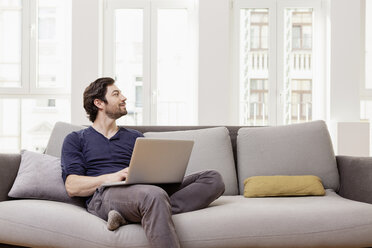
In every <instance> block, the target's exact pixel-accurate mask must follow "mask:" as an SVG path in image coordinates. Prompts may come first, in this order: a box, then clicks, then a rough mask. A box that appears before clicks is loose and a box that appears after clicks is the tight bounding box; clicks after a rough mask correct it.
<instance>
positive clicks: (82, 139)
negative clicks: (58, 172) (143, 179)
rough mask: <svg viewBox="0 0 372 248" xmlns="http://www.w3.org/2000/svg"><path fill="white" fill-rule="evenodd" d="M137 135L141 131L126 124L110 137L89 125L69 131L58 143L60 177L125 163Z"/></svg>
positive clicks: (101, 172) (113, 169)
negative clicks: (60, 148) (126, 126)
mask: <svg viewBox="0 0 372 248" xmlns="http://www.w3.org/2000/svg"><path fill="white" fill-rule="evenodd" d="M138 137H143V134H142V133H140V132H138V131H136V130H133V129H127V128H119V130H118V132H117V133H116V134H115V135H114V136H112V137H111V138H110V139H107V138H106V137H105V136H104V135H102V134H101V133H99V132H98V131H96V130H95V129H94V128H93V127H89V128H86V129H83V130H80V131H77V132H72V133H70V134H69V135H67V136H66V138H65V140H64V142H63V146H62V155H61V166H62V177H63V180H64V181H66V178H67V176H68V175H80V176H100V175H104V174H108V173H114V172H117V171H119V170H122V169H124V168H126V167H128V166H129V162H130V159H131V157H132V152H133V148H134V143H135V141H136V139H137V138H138ZM88 202H89V201H88Z"/></svg>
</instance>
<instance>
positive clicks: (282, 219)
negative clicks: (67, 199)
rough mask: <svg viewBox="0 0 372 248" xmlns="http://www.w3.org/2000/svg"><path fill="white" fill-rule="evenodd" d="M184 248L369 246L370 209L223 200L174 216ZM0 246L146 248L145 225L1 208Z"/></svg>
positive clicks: (47, 209) (283, 200) (21, 203)
mask: <svg viewBox="0 0 372 248" xmlns="http://www.w3.org/2000/svg"><path fill="white" fill-rule="evenodd" d="M173 219H174V222H175V225H176V230H177V233H178V235H179V237H180V240H181V243H182V244H181V245H182V247H184V248H185V247H186V248H187V247H195V248H196V247H198V248H200V247H257V246H260V247H314V246H322V247H368V246H372V236H371V235H370V234H371V233H372V205H370V204H366V203H361V202H356V201H351V200H347V199H344V198H342V197H340V196H338V195H337V194H336V193H335V192H334V191H333V190H327V191H326V195H325V196H320V197H319V196H311V197H279V198H278V197H267V198H244V197H243V196H223V197H221V198H219V199H218V200H216V201H215V202H214V203H212V204H211V206H210V207H209V208H207V209H202V210H199V211H194V212H190V213H184V214H178V215H174V216H173ZM0 243H11V244H18V245H26V246H27V245H28V246H43V247H46V246H48V247H103V246H105V247H148V243H147V240H146V237H145V235H144V232H143V230H142V228H141V226H140V225H138V224H131V225H126V226H123V227H121V228H119V229H118V230H117V231H115V232H110V231H108V230H107V229H106V225H105V222H104V221H103V220H101V219H99V218H97V217H95V216H93V215H91V214H89V213H87V212H86V211H85V209H83V208H80V207H77V206H73V205H68V204H65V203H59V202H50V201H42V200H17V201H6V202H1V203H0Z"/></svg>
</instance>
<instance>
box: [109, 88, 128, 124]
mask: <svg viewBox="0 0 372 248" xmlns="http://www.w3.org/2000/svg"><path fill="white" fill-rule="evenodd" d="M106 100H107V104H105V108H104V111H105V113H106V115H107V116H108V117H109V118H111V119H114V120H116V119H119V118H120V117H122V116H123V115H126V114H127V113H128V112H127V109H126V104H125V101H126V100H127V98H126V97H125V96H123V95H122V94H121V91H120V90H119V88H118V87H116V85H115V84H112V85H109V86H107V92H106Z"/></svg>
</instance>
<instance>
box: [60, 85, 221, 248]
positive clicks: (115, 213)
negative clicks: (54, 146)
mask: <svg viewBox="0 0 372 248" xmlns="http://www.w3.org/2000/svg"><path fill="white" fill-rule="evenodd" d="M114 83H115V81H114V80H113V79H112V78H99V79H97V80H96V81H94V82H92V83H91V84H90V85H89V86H88V87H87V88H86V89H85V91H84V108H85V110H86V112H87V114H88V117H89V120H90V121H92V122H93V125H92V126H90V127H89V128H87V129H83V130H81V131H78V132H72V133H70V134H69V135H68V136H67V137H66V138H65V140H64V143H63V147H62V157H61V164H62V177H63V180H64V181H65V187H66V190H67V193H68V194H69V196H71V197H72V196H78V197H87V202H86V204H87V210H88V211H89V212H90V213H92V214H94V215H96V216H98V217H100V218H102V219H104V220H106V221H107V228H108V229H109V230H111V231H113V230H115V229H117V228H118V227H120V226H121V225H125V224H126V223H128V222H130V223H141V224H142V226H143V228H144V230H145V233H146V236H147V238H148V240H149V243H150V245H151V247H161V248H165V247H167V248H170V247H180V244H179V240H178V237H177V234H176V230H175V227H174V224H173V221H172V214H178V213H184V212H188V211H193V210H197V209H201V208H204V207H207V206H208V205H209V204H210V203H211V202H212V201H214V200H215V199H217V198H218V197H219V196H220V195H222V194H223V192H224V191H225V185H224V183H223V181H222V177H221V175H220V174H219V173H218V172H216V171H204V172H200V173H195V174H192V175H189V176H187V177H185V178H184V180H183V182H182V183H181V184H180V185H179V187H178V188H177V191H176V192H175V193H173V194H171V193H170V195H168V194H167V193H166V191H165V190H164V189H162V188H160V187H158V186H155V185H140V184H136V185H126V186H119V187H100V185H102V184H103V183H111V182H119V181H123V180H125V178H126V177H127V175H128V166H129V162H130V159H131V156H132V152H133V147H134V143H135V141H136V139H137V137H143V135H142V134H141V133H140V132H138V131H136V130H131V129H127V128H119V127H118V126H117V125H116V120H117V119H118V118H120V117H122V116H124V115H126V114H127V110H126V103H125V101H126V100H127V98H126V97H124V96H123V95H122V93H121V91H120V90H119V88H118V87H117V86H116V85H115V84H114Z"/></svg>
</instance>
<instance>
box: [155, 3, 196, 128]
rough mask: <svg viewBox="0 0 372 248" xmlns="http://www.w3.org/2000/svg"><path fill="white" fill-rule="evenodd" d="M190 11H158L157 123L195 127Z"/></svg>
mask: <svg viewBox="0 0 372 248" xmlns="http://www.w3.org/2000/svg"><path fill="white" fill-rule="evenodd" d="M188 31H189V20H188V12H187V10H186V9H160V10H158V51H157V52H158V53H157V55H158V57H157V59H158V61H157V67H158V71H157V88H158V96H157V124H159V125H192V124H195V121H196V119H195V113H194V110H195V107H194V104H195V100H194V97H195V94H194V89H195V83H194V81H195V80H194V79H193V73H192V71H193V68H192V66H193V65H194V63H192V59H191V58H192V57H191V56H192V54H193V51H192V41H191V38H192V37H191V36H190V34H189V32H188Z"/></svg>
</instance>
